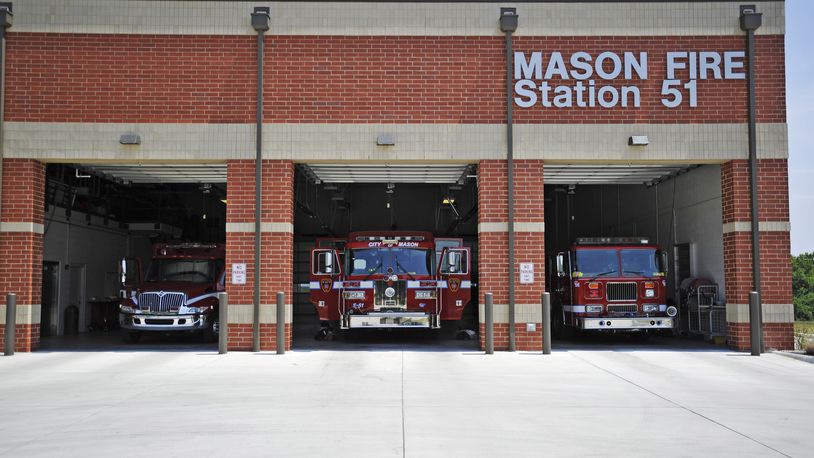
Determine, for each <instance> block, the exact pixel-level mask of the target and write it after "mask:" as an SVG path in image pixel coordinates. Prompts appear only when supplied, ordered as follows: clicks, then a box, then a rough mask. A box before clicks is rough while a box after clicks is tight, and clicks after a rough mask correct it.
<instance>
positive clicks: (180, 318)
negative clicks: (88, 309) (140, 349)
mask: <svg viewBox="0 0 814 458" xmlns="http://www.w3.org/2000/svg"><path fill="white" fill-rule="evenodd" d="M207 323H208V322H207V319H206V315H131V314H125V313H120V314H119V324H120V325H121V327H122V328H123V329H127V330H130V331H163V332H172V331H195V330H198V329H204V328H206V326H207Z"/></svg>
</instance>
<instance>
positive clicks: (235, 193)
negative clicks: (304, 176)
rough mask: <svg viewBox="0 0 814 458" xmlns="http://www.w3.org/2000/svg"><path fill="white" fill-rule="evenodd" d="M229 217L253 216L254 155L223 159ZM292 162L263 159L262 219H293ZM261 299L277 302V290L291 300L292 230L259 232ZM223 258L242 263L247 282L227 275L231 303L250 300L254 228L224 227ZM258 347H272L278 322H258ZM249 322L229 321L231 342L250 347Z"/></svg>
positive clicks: (288, 337)
mask: <svg viewBox="0 0 814 458" xmlns="http://www.w3.org/2000/svg"><path fill="white" fill-rule="evenodd" d="M227 180H228V182H229V187H228V190H227V193H228V197H227V207H226V221H227V223H251V222H254V200H255V196H254V193H255V186H254V184H255V179H254V161H252V160H246V161H229V162H228V163H227ZM293 180H294V165H293V163H292V162H290V161H271V160H265V161H263V181H262V189H263V196H262V208H263V211H262V220H263V222H266V223H268V222H276V223H290V224H293V222H294V213H293V212H294V181H293ZM260 246H261V268H260V276H261V284H260V303H261V304H274V303H276V300H277V299H276V294H277V292H278V291H282V292H283V293H285V297H286V302H287V303H289V304H290V303H291V302H292V283H293V270H292V269H293V264H292V263H293V258H294V255H293V247H294V236H293V234H292V233H291V232H263V233H262V235H261V244H260ZM226 263H227V267H228V266H231V264H233V263H245V264H246V270H247V272H246V284H245V285H232V284H231V283H230V282H228V281H227V284H226V291H227V293H228V294H229V303H230V304H244V305H245V304H252V303H254V275H255V274H254V272H255V270H254V232H227V234H226ZM260 330H261V332H260V347H261V350H274V349H276V337H275V336H276V334H275V333H276V325H273V324H261V328H260ZM251 331H252V327H251V325H244V324H230V325H229V344H228V346H229V348H230V349H233V350H250V349H251V347H252V332H251ZM286 345H287V347H290V346H291V332H290V329H288V326H287V331H286Z"/></svg>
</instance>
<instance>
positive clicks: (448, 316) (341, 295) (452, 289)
mask: <svg viewBox="0 0 814 458" xmlns="http://www.w3.org/2000/svg"><path fill="white" fill-rule="evenodd" d="M471 288H472V282H471V274H470V251H469V248H465V247H464V246H463V240H462V239H455V238H435V237H433V235H432V234H431V233H429V232H406V231H387V232H352V233H351V234H350V235H349V236H348V237H347V238H346V239H319V240H317V247H316V248H315V249H314V250H312V252H311V275H310V291H311V302H312V303H313V304H314V308H315V309H316V311H317V314H318V315H319V319H320V321H321V322H322V325H323V330H325V329H329V328H330V325H331V323H337V322H338V325H339V328H340V329H354V328H429V329H437V328H440V327H441V321H453V320H460V319H461V314H462V313H463V311H464V309H465V308H466V306H467V305H468V304H469V302H470V299H471Z"/></svg>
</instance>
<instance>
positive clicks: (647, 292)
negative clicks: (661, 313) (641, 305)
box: [644, 289, 656, 297]
mask: <svg viewBox="0 0 814 458" xmlns="http://www.w3.org/2000/svg"><path fill="white" fill-rule="evenodd" d="M644 297H656V290H655V289H646V290H644Z"/></svg>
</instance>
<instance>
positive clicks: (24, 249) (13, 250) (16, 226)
mask: <svg viewBox="0 0 814 458" xmlns="http://www.w3.org/2000/svg"><path fill="white" fill-rule="evenodd" d="M2 186H3V190H2V193H3V194H2V206H0V208H2V212H3V214H2V216H0V222H1V223H2V225H3V230H2V231H0V259H2V260H3V262H0V303H1V304H3V306H4V307H2V311H0V313H2V314H3V320H5V313H6V311H5V303H6V295H7V294H9V293H14V294H16V295H17V316H18V318H17V335H16V337H15V341H16V349H15V350H16V351H32V350H36V349H37V348H38V347H39V344H40V323H39V310H40V304H41V295H42V248H43V245H42V243H43V235H42V225H43V222H44V217H45V210H44V206H43V202H44V199H45V165H44V164H42V163H41V162H38V161H33V160H30V159H4V160H3V182H2ZM37 227H38V228H39V229H37ZM21 315H22V316H23V318H21ZM4 322H5V321H4ZM3 346H4V343H3V340H0V350H2V348H3Z"/></svg>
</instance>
